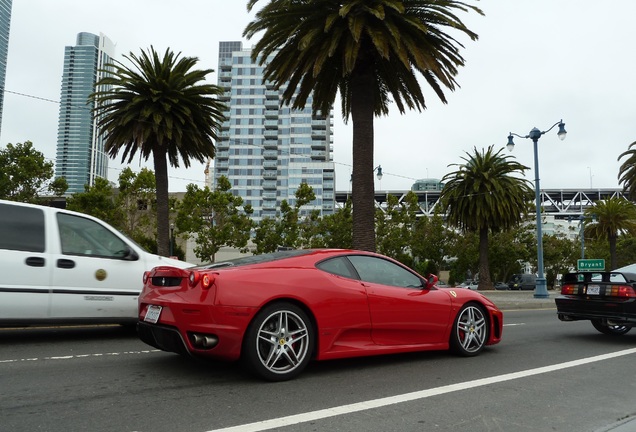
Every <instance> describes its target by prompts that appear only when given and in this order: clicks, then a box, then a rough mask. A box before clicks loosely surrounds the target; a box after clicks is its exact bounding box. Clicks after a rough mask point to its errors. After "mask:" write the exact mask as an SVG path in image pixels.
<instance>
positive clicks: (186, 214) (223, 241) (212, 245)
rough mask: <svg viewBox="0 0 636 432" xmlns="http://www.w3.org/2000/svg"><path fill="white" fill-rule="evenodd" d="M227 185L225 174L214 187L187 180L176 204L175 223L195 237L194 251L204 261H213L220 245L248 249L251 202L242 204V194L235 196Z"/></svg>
mask: <svg viewBox="0 0 636 432" xmlns="http://www.w3.org/2000/svg"><path fill="white" fill-rule="evenodd" d="M230 189H231V185H230V182H229V180H228V179H227V177H225V176H221V177H220V178H219V179H218V182H217V187H216V189H214V190H210V188H209V187H207V186H206V187H205V188H203V189H200V188H199V187H198V186H196V185H194V184H189V185H188V186H187V191H186V193H185V195H184V197H183V200H182V201H181V203H180V205H179V206H178V208H179V210H178V212H177V218H176V227H177V229H178V231H179V232H180V233H182V234H185V235H187V236H190V237H191V238H193V239H194V241H195V243H196V246H195V248H194V254H195V255H196V256H197V257H198V258H199V259H201V260H203V261H206V262H207V261H209V262H214V260H215V255H216V253H217V252H218V251H219V250H220V249H221V247H223V246H232V247H235V248H237V249H239V250H240V251H241V252H247V243H248V241H249V239H250V232H251V228H252V224H253V222H252V220H251V218H250V216H251V214H252V212H253V210H252V207H251V206H250V205H245V206H243V198H241V197H239V196H234V195H233V194H232V192H231V191H230Z"/></svg>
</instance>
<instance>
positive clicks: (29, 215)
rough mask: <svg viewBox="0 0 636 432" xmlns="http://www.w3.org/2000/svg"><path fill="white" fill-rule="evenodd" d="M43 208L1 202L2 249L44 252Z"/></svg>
mask: <svg viewBox="0 0 636 432" xmlns="http://www.w3.org/2000/svg"><path fill="white" fill-rule="evenodd" d="M44 247H45V242H44V212H43V211H42V209H38V208H32V207H22V206H17V205H11V204H0V249H10V250H15V251H24V252H44Z"/></svg>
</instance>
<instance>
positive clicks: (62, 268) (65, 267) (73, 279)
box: [0, 200, 192, 325]
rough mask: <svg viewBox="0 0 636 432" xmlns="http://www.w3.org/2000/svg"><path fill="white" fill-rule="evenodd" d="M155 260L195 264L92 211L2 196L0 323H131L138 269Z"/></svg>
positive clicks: (140, 271) (134, 313) (141, 270)
mask: <svg viewBox="0 0 636 432" xmlns="http://www.w3.org/2000/svg"><path fill="white" fill-rule="evenodd" d="M158 265H172V266H177V267H181V268H185V267H190V266H192V264H190V263H186V262H183V261H178V260H174V259H170V258H165V257H160V256H158V255H153V254H150V253H148V252H146V251H145V250H143V249H142V248H141V247H140V246H139V245H137V244H135V243H134V242H133V241H132V240H130V239H128V238H127V237H126V236H124V235H123V234H121V233H120V232H119V231H117V230H116V229H115V228H113V227H111V226H110V225H108V224H107V223H105V222H103V221H101V220H99V219H97V218H94V217H91V216H88V215H85V214H81V213H76V212H72V211H68V210H61V209H58V208H53V207H43V206H38V205H33V204H23V203H17V202H12V201H4V200H0V325H34V324H47V323H69V324H72V323H78V324H79V323H119V324H133V323H135V322H136V321H137V298H138V296H139V293H140V292H141V288H142V285H143V282H142V278H143V273H144V271H146V270H150V269H152V268H153V267H155V266H158Z"/></svg>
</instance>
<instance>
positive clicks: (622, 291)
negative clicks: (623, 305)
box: [605, 285, 636, 298]
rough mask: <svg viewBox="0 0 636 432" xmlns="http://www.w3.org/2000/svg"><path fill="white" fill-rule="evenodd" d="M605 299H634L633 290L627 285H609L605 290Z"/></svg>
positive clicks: (635, 293)
mask: <svg viewBox="0 0 636 432" xmlns="http://www.w3.org/2000/svg"><path fill="white" fill-rule="evenodd" d="M605 296H606V297H622V298H636V292H635V291H634V288H633V287H631V286H629V285H610V286H607V287H606V288H605Z"/></svg>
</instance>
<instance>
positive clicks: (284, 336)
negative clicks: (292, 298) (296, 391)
mask: <svg viewBox="0 0 636 432" xmlns="http://www.w3.org/2000/svg"><path fill="white" fill-rule="evenodd" d="M313 344H314V332H313V328H312V324H311V321H310V319H309V317H308V316H307V314H306V313H305V312H304V311H303V310H302V309H301V308H299V307H298V306H296V305H294V304H291V303H276V304H272V305H269V306H267V307H265V308H264V309H263V310H261V311H260V312H259V313H258V314H257V315H256V317H255V318H254V321H252V323H251V324H250V326H249V328H248V330H247V333H246V336H245V341H244V345H243V350H244V351H243V360H244V362H245V363H246V364H247V366H248V368H249V369H250V370H251V371H252V372H254V373H255V374H257V375H258V376H260V377H262V378H265V379H267V380H270V381H283V380H288V379H291V378H294V377H295V376H296V375H298V374H299V373H300V372H302V370H303V369H304V368H305V367H306V366H307V363H309V360H310V359H311V356H312V353H313Z"/></svg>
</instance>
